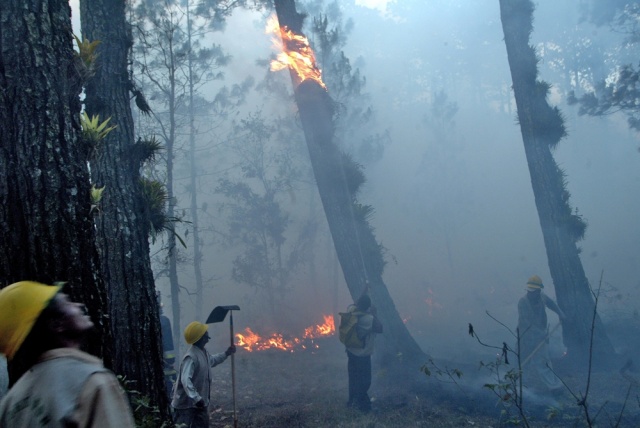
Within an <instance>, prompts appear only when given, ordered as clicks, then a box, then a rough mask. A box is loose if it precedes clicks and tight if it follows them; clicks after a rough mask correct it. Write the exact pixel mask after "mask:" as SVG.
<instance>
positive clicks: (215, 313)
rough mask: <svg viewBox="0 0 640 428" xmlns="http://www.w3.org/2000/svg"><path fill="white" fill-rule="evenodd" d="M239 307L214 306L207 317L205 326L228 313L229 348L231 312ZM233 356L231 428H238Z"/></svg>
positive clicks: (232, 355) (218, 320)
mask: <svg viewBox="0 0 640 428" xmlns="http://www.w3.org/2000/svg"><path fill="white" fill-rule="evenodd" d="M239 310H240V307H239V306H238V305H231V306H216V307H215V308H213V310H212V311H211V313H210V314H209V317H208V318H207V324H214V323H217V322H222V321H224V319H225V317H226V316H227V312H230V313H229V336H230V339H231V346H233V345H234V343H233V311H239ZM234 357H235V354H231V390H232V396H233V428H237V427H238V416H237V414H236V364H235V359H234Z"/></svg>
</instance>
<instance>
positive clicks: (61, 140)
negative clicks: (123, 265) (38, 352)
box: [0, 0, 111, 382]
mask: <svg viewBox="0 0 640 428" xmlns="http://www.w3.org/2000/svg"><path fill="white" fill-rule="evenodd" d="M70 16H71V11H70V9H69V2H68V1H67V0H58V1H44V0H28V1H24V0H6V1H2V2H0V28H2V30H1V31H0V176H1V177H0V234H1V236H2V240H1V241H0V287H3V286H6V285H8V284H11V283H13V282H16V281H21V280H35V281H40V282H43V283H47V284H51V283H53V282H55V281H68V284H67V285H66V287H65V292H66V293H68V294H69V295H70V296H71V298H72V299H73V300H74V301H79V302H83V303H85V304H86V306H87V307H88V309H89V312H90V315H91V317H92V318H93V320H94V321H95V324H96V328H97V334H94V335H92V336H91V337H90V338H89V339H90V340H91V342H90V344H89V349H88V350H89V351H90V352H92V353H94V354H96V355H101V356H103V357H104V358H105V362H106V363H107V364H108V363H109V360H110V352H111V348H110V346H111V343H110V341H109V340H108V332H109V324H110V320H109V318H108V317H105V316H104V313H105V305H106V295H105V293H104V287H103V285H102V278H101V275H100V271H99V261H98V255H97V252H96V250H95V231H94V226H93V219H92V216H91V213H90V211H91V199H90V187H91V184H90V181H89V171H88V168H87V155H88V148H87V147H86V146H85V145H83V144H82V140H81V138H80V101H79V94H80V89H81V87H82V76H81V73H80V68H79V67H78V66H79V64H78V63H76V60H77V57H76V55H75V54H74V50H73V37H72V31H71V19H70ZM103 338H104V339H106V342H105V346H104V347H103V346H102V344H101V343H102V340H103ZM16 363H19V362H16ZM17 366H19V364H16V365H15V366H14V365H12V367H17ZM11 371H12V374H11V381H12V382H15V380H16V379H17V377H18V376H19V375H20V374H21V373H20V370H19V369H18V370H13V369H11Z"/></svg>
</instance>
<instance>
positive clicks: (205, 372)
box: [171, 321, 236, 428]
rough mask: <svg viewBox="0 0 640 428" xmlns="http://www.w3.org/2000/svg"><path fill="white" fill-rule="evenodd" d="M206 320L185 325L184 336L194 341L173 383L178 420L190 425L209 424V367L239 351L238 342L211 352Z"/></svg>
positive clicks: (197, 427)
mask: <svg viewBox="0 0 640 428" xmlns="http://www.w3.org/2000/svg"><path fill="white" fill-rule="evenodd" d="M207 330H208V327H207V325H206V324H202V323H201V322H198V321H193V322H192V323H190V324H189V325H188V326H187V327H186V328H185V329H184V339H185V341H186V342H187V343H188V344H189V345H191V346H190V347H189V349H188V350H187V353H186V354H185V355H184V357H183V358H182V362H181V363H180V372H179V373H178V381H177V382H176V384H175V385H174V387H173V400H172V401H171V407H173V409H174V415H175V423H176V425H178V424H184V426H185V427H187V428H208V427H209V414H208V411H207V410H208V408H209V393H210V390H211V373H210V372H209V367H215V366H217V365H218V364H220V363H222V362H223V361H224V360H226V359H227V357H228V356H229V355H231V354H233V353H235V352H236V347H235V345H231V346H229V348H227V350H226V351H225V352H220V353H219V354H213V355H211V354H209V352H207V350H206V349H205V348H204V346H205V345H206V344H207V343H208V342H209V332H208V331H207Z"/></svg>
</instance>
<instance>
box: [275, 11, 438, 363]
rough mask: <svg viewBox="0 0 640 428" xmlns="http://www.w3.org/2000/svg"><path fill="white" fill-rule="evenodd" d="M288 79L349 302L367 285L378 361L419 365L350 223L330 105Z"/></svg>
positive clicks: (364, 238)
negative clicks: (377, 332)
mask: <svg viewBox="0 0 640 428" xmlns="http://www.w3.org/2000/svg"><path fill="white" fill-rule="evenodd" d="M275 7H276V12H277V15H278V20H279V22H280V26H281V27H284V26H286V27H287V28H289V29H290V30H291V31H293V32H294V33H296V34H303V33H302V21H303V16H302V15H299V14H298V13H297V12H296V9H295V3H294V1H293V0H276V1H275ZM292 80H293V83H294V86H295V89H294V91H295V99H296V103H297V105H298V110H299V112H300V120H301V122H302V127H303V130H304V134H305V137H306V141H307V147H308V149H309V156H310V159H311V164H312V167H313V172H314V176H315V179H316V183H317V185H318V191H319V192H320V199H321V200H322V205H323V207H324V211H325V215H326V216H327V221H328V223H329V229H330V231H331V236H332V237H333V243H334V246H335V249H336V253H337V255H338V259H339V261H340V265H341V266H342V271H343V274H344V277H345V280H346V282H347V286H348V288H349V291H350V293H351V296H352V297H353V298H354V300H355V299H357V298H358V297H359V296H360V295H361V294H362V292H363V290H364V289H365V287H366V284H367V282H368V283H369V290H370V294H371V297H372V301H373V302H374V304H375V306H376V308H377V310H378V317H379V318H380V320H381V322H382V324H383V325H384V329H385V333H384V334H383V335H381V337H380V339H381V340H380V342H379V343H380V345H381V346H379V350H381V351H382V353H381V355H378V357H380V358H381V360H382V361H383V363H385V364H387V365H391V364H393V363H399V362H402V363H409V364H423V363H424V361H425V360H426V358H427V356H426V354H425V353H424V352H423V351H422V350H421V349H420V347H419V346H418V344H417V343H416V342H415V340H414V339H413V337H412V336H411V334H410V333H409V331H408V330H407V328H406V326H405V324H404V323H403V322H402V319H401V318H400V315H399V314H398V311H397V309H396V307H395V305H394V303H393V300H392V298H391V296H390V294H389V291H388V290H387V286H386V284H385V283H384V281H383V280H382V272H383V269H384V263H383V262H382V261H381V255H380V246H379V244H378V243H377V241H376V238H375V236H374V235H373V232H372V230H371V227H370V226H369V225H368V224H366V221H364V222H356V219H355V217H354V213H353V210H354V203H355V199H354V197H353V196H352V194H351V192H350V190H349V188H348V185H347V179H346V177H345V168H344V161H345V159H344V154H343V153H342V152H341V151H340V149H339V148H338V147H337V146H336V145H335V143H334V141H333V134H334V124H333V101H332V100H331V97H330V96H329V94H328V93H327V91H326V90H325V89H324V88H323V87H322V86H320V84H319V83H317V82H316V81H314V80H310V79H307V80H304V81H302V82H301V83H299V82H298V81H297V76H294V75H293V73H292ZM298 83H299V84H298ZM398 355H402V361H398V358H397V357H398Z"/></svg>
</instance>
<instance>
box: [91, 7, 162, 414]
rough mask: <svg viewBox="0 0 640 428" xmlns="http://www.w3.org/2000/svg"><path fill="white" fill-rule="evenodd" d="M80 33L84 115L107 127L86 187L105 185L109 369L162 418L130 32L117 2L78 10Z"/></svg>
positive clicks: (101, 236) (102, 223)
mask: <svg viewBox="0 0 640 428" xmlns="http://www.w3.org/2000/svg"><path fill="white" fill-rule="evenodd" d="M80 6H81V7H80V11H81V21H82V32H83V36H84V37H85V38H86V39H88V40H90V41H95V40H99V41H100V45H99V46H98V49H97V52H98V55H99V56H98V58H97V67H96V75H95V76H94V77H93V78H92V79H90V81H89V83H88V84H87V86H86V101H85V103H86V110H87V113H88V114H89V115H100V119H101V120H105V119H107V118H109V117H111V118H112V119H111V120H112V124H114V125H116V126H117V128H116V129H114V130H113V131H112V132H111V133H110V134H109V135H108V136H107V137H106V139H105V140H104V141H103V143H102V146H101V147H100V148H99V149H98V150H97V153H96V156H95V158H94V159H92V162H91V174H92V176H93V177H94V182H95V183H97V184H98V185H100V186H105V190H104V193H103V198H102V201H101V207H100V208H101V212H100V215H98V216H97V221H96V223H97V231H98V239H97V242H98V248H99V251H100V256H101V262H102V267H103V277H104V279H105V283H106V285H107V290H108V295H109V300H110V303H111V305H110V316H111V319H112V321H113V324H112V330H113V335H114V337H115V341H116V346H115V352H114V361H113V369H114V371H115V372H116V373H117V374H120V375H123V376H125V377H126V379H128V380H129V381H133V382H135V383H134V385H133V387H134V389H135V390H137V391H139V392H140V393H142V394H143V395H146V396H148V397H149V398H150V400H151V404H152V405H156V406H158V407H159V410H160V414H161V416H162V417H164V418H168V417H169V407H168V402H167V395H166V393H165V392H164V377H163V360H162V339H161V328H160V314H159V312H160V308H159V306H158V302H157V298H156V293H155V285H154V281H153V274H152V271H151V262H150V257H149V241H148V237H149V225H150V221H149V219H148V216H147V215H146V212H147V210H146V207H145V206H144V199H143V197H142V187H141V183H140V167H141V163H142V161H143V160H142V159H140V156H139V155H137V153H138V152H137V151H136V146H135V143H134V129H133V118H132V115H131V107H130V97H129V88H130V81H129V77H128V68H127V67H128V52H129V49H130V47H131V44H132V38H131V31H130V28H129V25H128V23H127V22H126V19H125V2H124V1H123V0H90V1H82V2H81V5H80Z"/></svg>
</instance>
